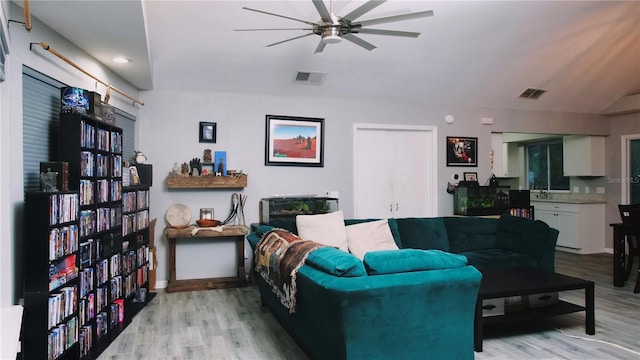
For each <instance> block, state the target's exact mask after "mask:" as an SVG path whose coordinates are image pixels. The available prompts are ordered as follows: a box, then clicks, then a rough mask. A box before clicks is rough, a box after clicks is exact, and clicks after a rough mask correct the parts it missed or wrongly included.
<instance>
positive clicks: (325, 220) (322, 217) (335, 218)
mask: <svg viewBox="0 0 640 360" xmlns="http://www.w3.org/2000/svg"><path fill="white" fill-rule="evenodd" d="M296 227H297V228H298V236H300V237H301V238H303V239H306V240H312V241H315V242H318V243H320V244H323V245H327V246H333V247H337V248H338V249H340V250H343V251H349V247H348V245H347V227H346V226H345V225H344V214H343V213H342V211H336V212H332V213H328V214H318V215H298V216H296Z"/></svg>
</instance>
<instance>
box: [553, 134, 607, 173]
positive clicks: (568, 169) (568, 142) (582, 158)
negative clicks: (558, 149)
mask: <svg viewBox="0 0 640 360" xmlns="http://www.w3.org/2000/svg"><path fill="white" fill-rule="evenodd" d="M562 156H563V163H562V166H563V171H564V175H565V176H604V174H605V173H604V161H605V160H604V137H603V136H579V135H571V136H565V137H564V138H563V144H562Z"/></svg>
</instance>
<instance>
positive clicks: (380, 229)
mask: <svg viewBox="0 0 640 360" xmlns="http://www.w3.org/2000/svg"><path fill="white" fill-rule="evenodd" d="M347 241H348V244H349V252H351V253H352V254H353V255H355V256H356V257H358V258H360V259H361V260H362V259H364V254H366V253H368V252H369V251H378V250H398V245H396V242H395V241H394V240H393V234H391V228H389V221H388V220H387V219H384V220H377V221H369V222H364V223H359V224H353V225H349V226H347Z"/></svg>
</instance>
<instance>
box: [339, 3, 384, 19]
mask: <svg viewBox="0 0 640 360" xmlns="http://www.w3.org/2000/svg"><path fill="white" fill-rule="evenodd" d="M386 1H387V0H370V1H368V2H366V3H364V4H362V5H361V6H360V7H358V8H357V9H355V10H353V11H352V12H350V13H348V14H347V15H345V16H343V17H342V18H343V19H346V20H350V21H353V20H355V19H357V18H359V17H360V16H362V15H364V14H366V13H368V12H369V11H371V10H373V9H375V8H376V7H378V6H380V5H382V4H383V3H384V2H386Z"/></svg>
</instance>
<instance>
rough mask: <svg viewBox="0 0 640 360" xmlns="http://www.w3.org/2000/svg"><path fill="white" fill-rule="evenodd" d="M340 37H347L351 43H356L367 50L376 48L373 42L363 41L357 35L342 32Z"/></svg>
mask: <svg viewBox="0 0 640 360" xmlns="http://www.w3.org/2000/svg"><path fill="white" fill-rule="evenodd" d="M342 37H343V38H345V39H347V40H349V41H351V42H352V43H354V44H356V45H358V46H361V47H363V48H365V49H367V50H369V51H371V50H373V49H375V48H376V46H375V45H373V44H371V43H369V42H367V41H364V40H362V39H361V38H359V37H357V36H355V35H353V34H344V35H343V36H342Z"/></svg>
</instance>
